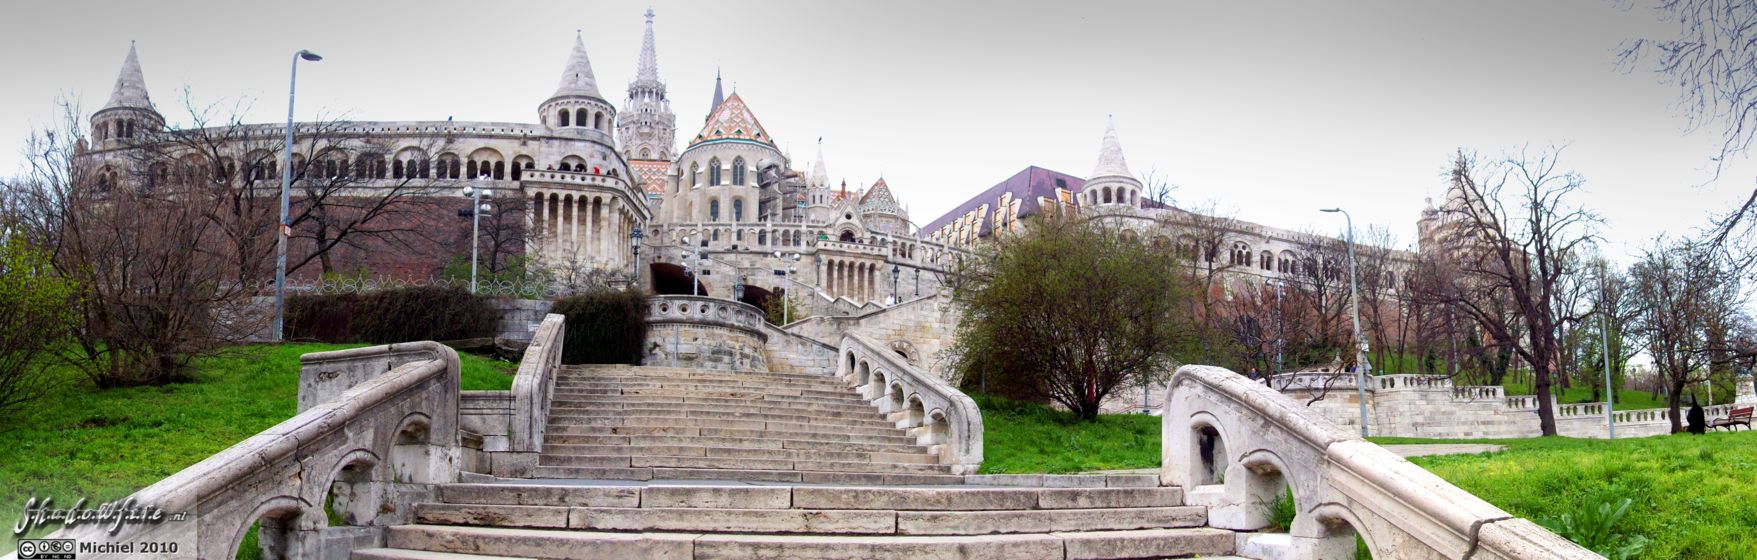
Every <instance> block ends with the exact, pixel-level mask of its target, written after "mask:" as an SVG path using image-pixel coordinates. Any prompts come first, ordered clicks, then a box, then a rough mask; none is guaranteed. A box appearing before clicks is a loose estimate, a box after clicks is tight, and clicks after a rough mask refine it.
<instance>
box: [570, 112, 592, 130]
mask: <svg viewBox="0 0 1757 560" xmlns="http://www.w3.org/2000/svg"><path fill="white" fill-rule="evenodd" d="M591 116H592V113H591V112H590V111H587V110H585V109H583V108H582V109H575V110H574V112H573V125H574V126H586V121H587V120H589V119H590V117H591Z"/></svg>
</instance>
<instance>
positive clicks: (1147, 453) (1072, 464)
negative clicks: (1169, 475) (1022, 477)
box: [976, 396, 1159, 474]
mask: <svg viewBox="0 0 1757 560" xmlns="http://www.w3.org/2000/svg"><path fill="white" fill-rule="evenodd" d="M976 405H977V406H978V407H980V408H981V409H982V423H983V433H982V443H983V445H982V457H983V461H982V472H983V473H987V474H997V473H1069V472H1080V471H1090V470H1102V469H1140V468H1153V467H1158V466H1159V417H1158V416H1147V415H1142V414H1105V415H1102V416H1099V417H1098V421H1097V422H1092V423H1086V422H1080V421H1078V420H1076V419H1075V418H1074V415H1073V414H1070V413H1067V412H1062V411H1058V410H1051V409H1050V408H1049V407H1046V406H1041V405H1035V404H1027V403H1020V402H1014V401H1008V400H1005V399H999V398H991V397H982V396H977V397H976Z"/></svg>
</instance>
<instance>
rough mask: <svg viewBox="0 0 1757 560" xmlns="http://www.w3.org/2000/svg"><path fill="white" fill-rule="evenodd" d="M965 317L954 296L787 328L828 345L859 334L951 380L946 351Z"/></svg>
mask: <svg viewBox="0 0 1757 560" xmlns="http://www.w3.org/2000/svg"><path fill="white" fill-rule="evenodd" d="M960 316H961V314H960V313H959V312H958V309H957V307H956V306H955V305H954V304H953V303H952V298H951V296H950V295H945V294H937V295H929V296H922V297H919V298H915V299H912V300H908V301H904V302H903V303H900V304H897V305H894V306H891V307H887V308H884V309H879V310H876V311H872V312H869V313H866V314H863V315H855V316H850V317H824V316H819V317H811V318H807V319H803V320H800V321H795V322H793V324H791V325H787V326H786V330H787V331H788V332H792V333H796V334H800V335H804V336H807V337H810V338H813V339H816V340H818V341H820V342H824V343H826V344H836V343H839V342H840V341H841V339H842V335H844V334H859V335H861V336H864V337H866V338H869V339H871V340H873V341H875V342H877V343H879V344H881V345H884V346H885V347H886V348H888V349H890V350H891V351H892V352H894V353H896V354H898V355H899V356H902V357H903V358H904V360H906V361H908V362H909V364H910V365H913V366H916V367H919V368H922V369H925V370H928V371H931V372H934V373H935V374H937V375H939V376H941V377H942V378H945V377H947V372H948V371H949V368H948V367H947V364H946V356H945V350H946V349H947V348H948V347H949V346H950V345H951V343H952V340H953V338H954V337H955V335H956V334H957V329H958V319H959V317H960Z"/></svg>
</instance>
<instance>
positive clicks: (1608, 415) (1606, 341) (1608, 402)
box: [1598, 261, 1714, 439]
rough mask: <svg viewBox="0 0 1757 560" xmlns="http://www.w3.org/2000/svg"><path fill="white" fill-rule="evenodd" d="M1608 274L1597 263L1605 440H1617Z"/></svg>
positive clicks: (1711, 394) (1711, 393) (1709, 396)
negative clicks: (1606, 300)
mask: <svg viewBox="0 0 1757 560" xmlns="http://www.w3.org/2000/svg"><path fill="white" fill-rule="evenodd" d="M1608 274H1609V272H1608V271H1607V270H1606V267H1605V263H1604V262H1602V261H1601V262H1599V263H1598V309H1599V315H1598V330H1599V331H1600V332H1599V333H1598V334H1599V335H1600V336H1599V342H1600V343H1602V344H1603V345H1604V347H1603V349H1602V351H1603V353H1604V429H1605V439H1617V419H1616V417H1615V416H1613V415H1612V412H1613V411H1612V410H1611V409H1613V408H1615V407H1616V405H1615V402H1614V401H1615V400H1616V399H1614V398H1612V395H1615V394H1616V393H1615V392H1614V391H1616V388H1614V387H1611V319H1610V313H1609V312H1608V311H1609V310H1608V309H1607V308H1606V307H1605V305H1604V300H1605V296H1606V295H1608V294H1609V288H1608V287H1607V286H1606V285H1605V280H1606V279H1607V278H1608ZM1708 398H1711V399H1712V398H1714V392H1713V391H1709V393H1708Z"/></svg>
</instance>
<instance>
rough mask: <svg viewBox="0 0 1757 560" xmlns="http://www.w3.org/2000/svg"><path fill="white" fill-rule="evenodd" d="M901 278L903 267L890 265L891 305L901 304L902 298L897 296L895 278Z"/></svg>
mask: <svg viewBox="0 0 1757 560" xmlns="http://www.w3.org/2000/svg"><path fill="white" fill-rule="evenodd" d="M901 276H903V267H902V266H900V265H898V264H897V263H891V305H896V304H899V303H902V302H903V297H902V296H899V295H897V278H898V277H901Z"/></svg>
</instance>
